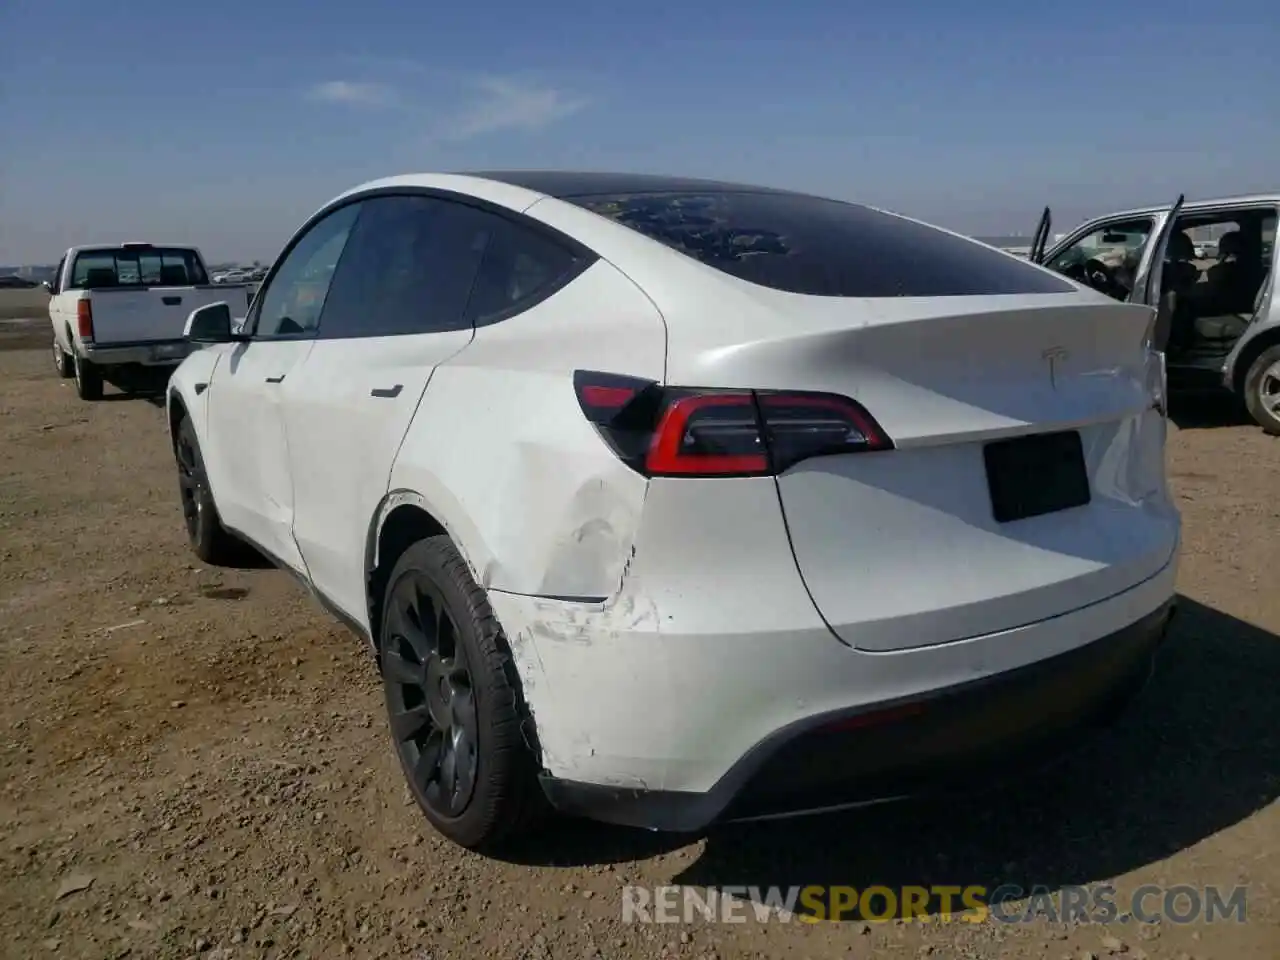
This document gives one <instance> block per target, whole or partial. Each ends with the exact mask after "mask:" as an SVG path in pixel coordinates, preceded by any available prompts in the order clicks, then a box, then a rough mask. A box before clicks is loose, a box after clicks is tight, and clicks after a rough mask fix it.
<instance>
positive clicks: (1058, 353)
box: [1040, 347, 1071, 390]
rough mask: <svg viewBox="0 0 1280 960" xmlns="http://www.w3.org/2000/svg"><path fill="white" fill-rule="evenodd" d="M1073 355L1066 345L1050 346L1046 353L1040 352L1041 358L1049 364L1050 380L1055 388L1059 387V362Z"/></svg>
mask: <svg viewBox="0 0 1280 960" xmlns="http://www.w3.org/2000/svg"><path fill="white" fill-rule="evenodd" d="M1069 356H1071V354H1070V353H1068V352H1067V348H1066V347H1050V348H1049V349H1048V350H1046V351H1045V352H1044V353H1042V354H1040V359H1042V360H1044V361H1045V362H1046V363H1047V364H1049V382H1050V383H1051V384H1053V388H1054V389H1055V390H1056V389H1058V364H1060V363H1062V362H1063V361H1065V360H1066V359H1067V357H1069Z"/></svg>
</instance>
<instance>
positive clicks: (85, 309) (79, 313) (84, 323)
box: [76, 300, 93, 340]
mask: <svg viewBox="0 0 1280 960" xmlns="http://www.w3.org/2000/svg"><path fill="white" fill-rule="evenodd" d="M76 327H77V329H78V330H79V332H80V339H81V340H92V339H93V306H92V305H91V304H90V303H89V301H88V300H77V301H76Z"/></svg>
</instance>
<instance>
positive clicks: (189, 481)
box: [174, 417, 243, 566]
mask: <svg viewBox="0 0 1280 960" xmlns="http://www.w3.org/2000/svg"><path fill="white" fill-rule="evenodd" d="M174 457H175V459H176V460H177V462H178V495H179V497H181V499H182V519H183V522H184V523H185V524H186V527H187V539H188V540H190V541H191V548H192V549H193V550H194V551H195V553H196V556H197V557H199V558H200V559H201V560H203V561H204V562H205V563H210V564H214V565H215V566H225V565H234V564H235V562H236V561H237V560H238V559H239V558H240V556H241V554H242V553H243V547H242V546H241V544H240V542H239V541H238V540H236V538H235V537H233V536H232V535H231V534H230V533H228V532H227V530H226V528H225V527H223V526H222V521H221V520H220V519H219V518H218V508H217V507H216V506H214V503H213V492H212V491H211V490H210V489H209V478H208V475H207V474H206V473H205V469H204V458H203V457H202V456H201V455H200V444H199V443H198V442H197V441H196V431H195V427H193V426H192V425H191V420H190V418H188V417H183V418H182V423H180V424H179V425H178V433H177V439H176V443H175V445H174Z"/></svg>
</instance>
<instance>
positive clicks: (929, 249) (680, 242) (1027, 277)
mask: <svg viewBox="0 0 1280 960" xmlns="http://www.w3.org/2000/svg"><path fill="white" fill-rule="evenodd" d="M565 199H566V200H568V201H569V202H570V203H574V204H577V205H578V206H581V207H585V208H586V209H588V210H591V211H592V212H594V213H598V214H600V215H602V216H605V217H608V218H610V219H612V220H614V221H616V222H618V223H620V224H623V225H624V226H627V227H630V228H632V229H633V230H636V231H638V232H640V233H642V234H644V235H645V236H647V237H650V238H651V239H654V240H657V241H658V242H660V243H663V244H665V245H666V246H668V247H671V248H673V249H675V250H678V251H680V252H681V253H683V254H685V255H687V256H689V257H692V258H694V259H696V260H699V261H701V262H702V263H705V264H707V265H709V266H712V267H715V268H716V269H718V270H721V271H723V272H724V273H727V274H730V275H732V276H735V277H738V278H739V279H742V280H746V281H749V282H751V283H755V284H759V285H761V286H765V287H770V288H772V289H775V290H781V291H785V292H787V293H799V294H807V295H810V296H823V297H957V296H989V295H995V294H1032V293H1070V292H1071V291H1072V290H1073V288H1072V287H1071V286H1070V285H1069V284H1066V283H1064V282H1062V281H1061V280H1060V279H1058V278H1056V277H1053V276H1050V275H1049V274H1047V273H1045V271H1043V270H1041V269H1039V268H1038V267H1036V266H1033V265H1032V264H1030V263H1026V262H1020V261H1018V260H1016V259H1014V258H1012V257H1009V256H1007V255H1006V254H1004V253H1001V252H1000V251H997V250H993V249H991V248H989V247H987V246H985V245H983V244H980V243H977V242H975V241H972V240H968V239H966V238H964V237H959V236H955V235H954V234H950V233H947V232H946V231H944V230H939V229H936V228H934V227H931V226H928V225H926V224H922V223H918V222H916V221H913V220H908V219H906V218H905V217H899V216H895V215H893V214H890V213H884V212H881V211H879V210H873V209H871V208H870V207H864V206H860V205H858V204H853V203H842V202H840V201H837V200H827V199H823V198H821V197H811V196H805V195H800V194H788V193H768V192H750V191H746V190H742V191H735V190H726V191H716V190H710V191H708V192H706V193H693V192H688V193H686V192H661V193H647V194H617V195H593V196H580V197H566V198H565Z"/></svg>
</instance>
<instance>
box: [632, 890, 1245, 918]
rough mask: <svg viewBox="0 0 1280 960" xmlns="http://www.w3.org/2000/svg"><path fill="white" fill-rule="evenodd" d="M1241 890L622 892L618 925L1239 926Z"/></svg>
mask: <svg viewBox="0 0 1280 960" xmlns="http://www.w3.org/2000/svg"><path fill="white" fill-rule="evenodd" d="M1245 911H1246V889H1245V888H1244V887H1233V888H1231V889H1229V890H1227V889H1225V888H1219V887H1212V886H1209V887H1195V886H1190V885H1186V884H1183V885H1174V886H1157V885H1155V884H1148V885H1145V886H1141V887H1138V888H1136V889H1135V890H1133V891H1132V892H1131V893H1130V894H1128V895H1121V894H1120V893H1119V892H1118V891H1117V890H1116V888H1115V887H1114V886H1112V885H1110V884H1097V885H1093V886H1066V887H1049V886H1043V887H1039V886H1034V887H1031V888H1023V887H1021V886H1018V885H1015V884H1004V885H1002V886H998V887H987V886H982V885H977V884H972V885H969V886H944V885H933V886H906V887H896V888H894V887H887V886H869V887H863V888H858V887H851V886H816V885H815V886H806V887H754V886H740V887H739V886H724V887H708V888H704V887H686V886H662V887H640V886H628V887H623V888H622V920H623V922H624V923H693V922H694V921H696V920H702V921H704V922H712V923H746V922H748V921H749V920H752V919H754V920H755V921H756V922H759V923H768V922H783V923H790V922H792V921H793V920H795V921H798V922H801V923H819V922H821V921H824V920H827V921H841V920H864V921H869V922H872V923H877V922H879V923H887V922H889V921H894V920H922V921H929V922H941V923H949V922H953V921H957V922H962V923H986V922H989V921H995V922H998V923H1034V922H1036V921H1048V922H1054V923H1056V922H1068V923H1112V922H1115V921H1117V920H1119V919H1121V918H1122V917H1128V916H1131V917H1132V918H1133V919H1134V920H1136V921H1137V922H1139V923H1160V922H1170V923H1184V924H1185V923H1215V922H1220V921H1223V920H1231V921H1234V922H1237V923H1243V922H1244V921H1245Z"/></svg>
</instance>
